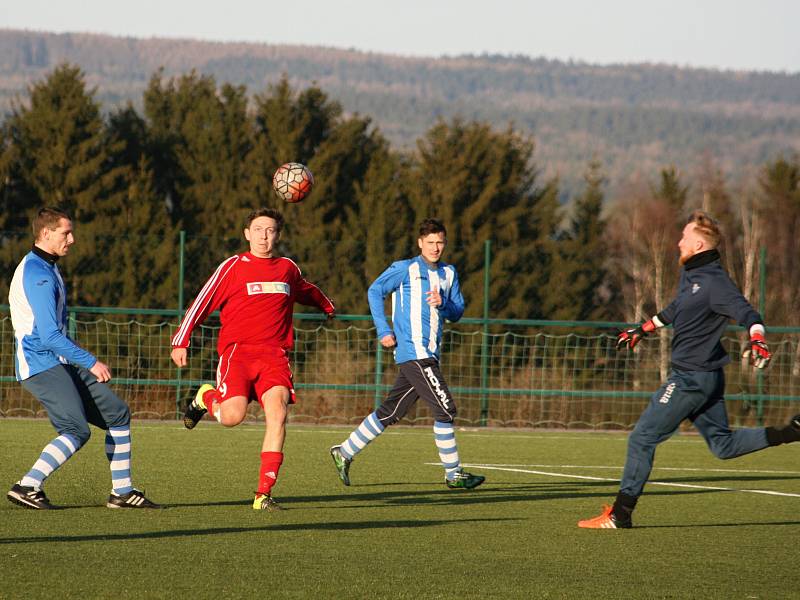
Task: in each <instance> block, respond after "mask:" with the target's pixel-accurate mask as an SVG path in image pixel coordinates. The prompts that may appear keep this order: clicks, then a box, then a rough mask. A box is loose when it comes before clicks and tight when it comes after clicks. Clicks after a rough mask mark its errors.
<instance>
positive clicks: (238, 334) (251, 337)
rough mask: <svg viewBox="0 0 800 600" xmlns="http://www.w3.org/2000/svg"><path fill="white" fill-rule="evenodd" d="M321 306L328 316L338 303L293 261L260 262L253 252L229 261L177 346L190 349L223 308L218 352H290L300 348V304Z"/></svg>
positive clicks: (197, 302) (198, 302)
mask: <svg viewBox="0 0 800 600" xmlns="http://www.w3.org/2000/svg"><path fill="white" fill-rule="evenodd" d="M295 302H299V303H300V304H303V305H306V306H316V307H318V308H319V309H320V310H322V311H323V312H325V313H326V314H332V313H333V311H334V306H333V302H331V300H330V299H329V298H328V297H327V296H326V295H325V294H323V293H322V290H320V289H319V288H318V287H317V286H315V285H314V284H313V283H310V282H308V281H306V280H305V279H304V278H303V275H302V274H301V273H300V269H299V268H298V266H297V265H296V264H295V263H294V262H293V261H291V260H289V259H288V258H259V257H257V256H254V255H253V254H251V253H250V252H244V253H243V254H237V255H236V256H231V257H230V258H228V259H227V260H225V261H224V262H223V263H222V264H221V265H220V266H219V267H217V270H216V271H214V274H213V275H212V276H211V277H210V278H209V280H208V281H207V282H206V284H205V285H204V286H203V289H201V290H200V293H199V294H198V295H197V298H195V299H194V302H192V305H191V306H190V307H189V309H188V310H187V311H186V314H185V315H184V317H183V322H182V323H181V325H180V327H179V328H178V331H177V332H176V333H175V335H174V337H173V338H172V346H173V347H178V348H186V347H188V346H189V340H190V338H191V336H192V331H193V330H194V328H195V327H196V326H197V325H199V324H200V323H202V322H203V321H204V320H205V319H206V317H207V316H208V315H209V314H211V313H212V312H214V311H215V310H216V309H217V308H219V309H220V321H221V323H222V329H220V332H219V341H218V343H217V352H218V353H219V354H220V355H222V354H224V353H225V349H226V348H227V347H228V346H230V345H231V344H256V345H261V346H271V347H277V348H283V349H284V350H289V349H291V348H292V345H293V343H294V332H293V330H292V309H293V308H294V303H295Z"/></svg>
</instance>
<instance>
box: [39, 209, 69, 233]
mask: <svg viewBox="0 0 800 600" xmlns="http://www.w3.org/2000/svg"><path fill="white" fill-rule="evenodd" d="M61 219H67V220H68V221H71V220H72V218H71V217H70V216H69V214H68V213H67V211H65V210H62V209H60V208H57V207H55V206H45V207H44V208H40V209H39V210H38V211H37V212H36V216H35V217H34V218H33V223H31V226H32V227H33V237H34V239H36V240H38V239H39V234H40V233H41V232H42V229H50V230H51V231H54V230H55V229H56V228H57V227H58V223H59V222H60V221H61Z"/></svg>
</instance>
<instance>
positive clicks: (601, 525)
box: [578, 504, 633, 529]
mask: <svg viewBox="0 0 800 600" xmlns="http://www.w3.org/2000/svg"><path fill="white" fill-rule="evenodd" d="M613 510H614V509H613V508H612V507H611V506H608V505H607V504H604V505H603V512H602V513H600V514H599V515H598V516H596V517H593V518H591V519H586V520H585V521H578V527H582V528H583V529H630V528H631V527H633V521H631V519H628V520H626V521H622V520H620V519H618V518H617V517H616V516H614V513H613V512H612V511H613Z"/></svg>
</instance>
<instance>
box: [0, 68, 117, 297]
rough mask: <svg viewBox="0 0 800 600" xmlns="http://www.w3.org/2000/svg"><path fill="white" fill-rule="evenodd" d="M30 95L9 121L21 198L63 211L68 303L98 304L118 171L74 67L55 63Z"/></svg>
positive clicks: (107, 269) (104, 283)
mask: <svg viewBox="0 0 800 600" xmlns="http://www.w3.org/2000/svg"><path fill="white" fill-rule="evenodd" d="M29 95H30V99H29V100H30V101H29V105H27V106H23V105H16V106H15V108H14V110H13V112H12V115H11V117H10V118H9V120H8V132H9V137H10V144H11V146H13V151H12V154H11V160H12V165H10V168H11V171H12V172H14V173H16V174H17V175H18V177H19V180H18V183H19V188H18V191H19V194H20V197H21V199H22V201H23V202H24V203H25V205H26V206H28V207H30V209H31V210H33V209H35V208H37V207H41V206H43V205H53V206H59V207H61V208H64V209H66V210H67V211H68V212H70V214H71V216H72V218H73V222H74V225H75V234H76V239H77V243H76V244H75V246H74V247H73V249H72V250H71V251H70V256H69V258H68V260H66V261H65V270H67V271H68V272H69V274H70V275H69V277H68V287H69V293H70V298H69V301H70V302H71V303H72V304H92V305H96V304H102V303H103V300H104V298H105V297H106V296H105V294H106V292H107V280H108V277H109V273H110V272H112V271H113V269H114V265H112V264H109V263H108V261H106V260H104V257H105V256H106V255H107V254H108V251H109V248H110V246H111V245H112V244H113V240H110V239H109V238H108V234H109V233H111V232H110V231H109V226H108V223H109V219H110V218H113V217H114V216H115V215H118V214H119V212H120V210H121V207H122V197H121V196H120V194H119V193H118V192H116V191H115V190H116V182H117V180H118V179H119V178H120V177H122V176H124V168H123V167H118V166H115V165H113V164H112V163H111V162H110V161H109V153H110V152H111V151H113V150H114V148H113V147H110V146H109V144H108V141H107V140H106V138H105V136H104V133H105V132H104V123H103V120H102V118H101V115H100V108H99V105H98V104H97V102H95V100H94V91H89V92H87V90H86V86H85V82H84V75H83V73H82V72H81V70H80V68H78V67H76V66H71V65H67V64H65V65H61V66H59V67H57V68H56V69H55V70H54V71H53V72H52V73H51V74H50V75H49V76H48V77H47V78H46V79H45V80H44V81H42V82H39V83H35V84H34V85H33V86H31V88H30V90H29ZM29 218H30V216H29Z"/></svg>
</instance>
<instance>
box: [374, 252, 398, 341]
mask: <svg viewBox="0 0 800 600" xmlns="http://www.w3.org/2000/svg"><path fill="white" fill-rule="evenodd" d="M405 267H406V261H398V262H394V263H392V264H391V266H389V268H388V269H386V270H385V271H384V272H383V273H381V274H380V275H378V277H377V279H375V281H373V282H372V285H370V286H369V289H368V290H367V299H368V300H369V311H370V313H371V314H372V320H373V322H374V323H375V328H376V329H377V335H378V339H381V338H383V337H385V336H387V335H392V328H391V327H389V322H388V321H387V320H386V311H385V310H384V307H383V301H384V300H385V299H386V296H387V295H389V294H390V293H391V292H393V291H394V290H396V289H398V288H399V287H400V285H401V284H402V283H403V279H404V278H405V277H406V276H407V275H408V269H407V268H405Z"/></svg>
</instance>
